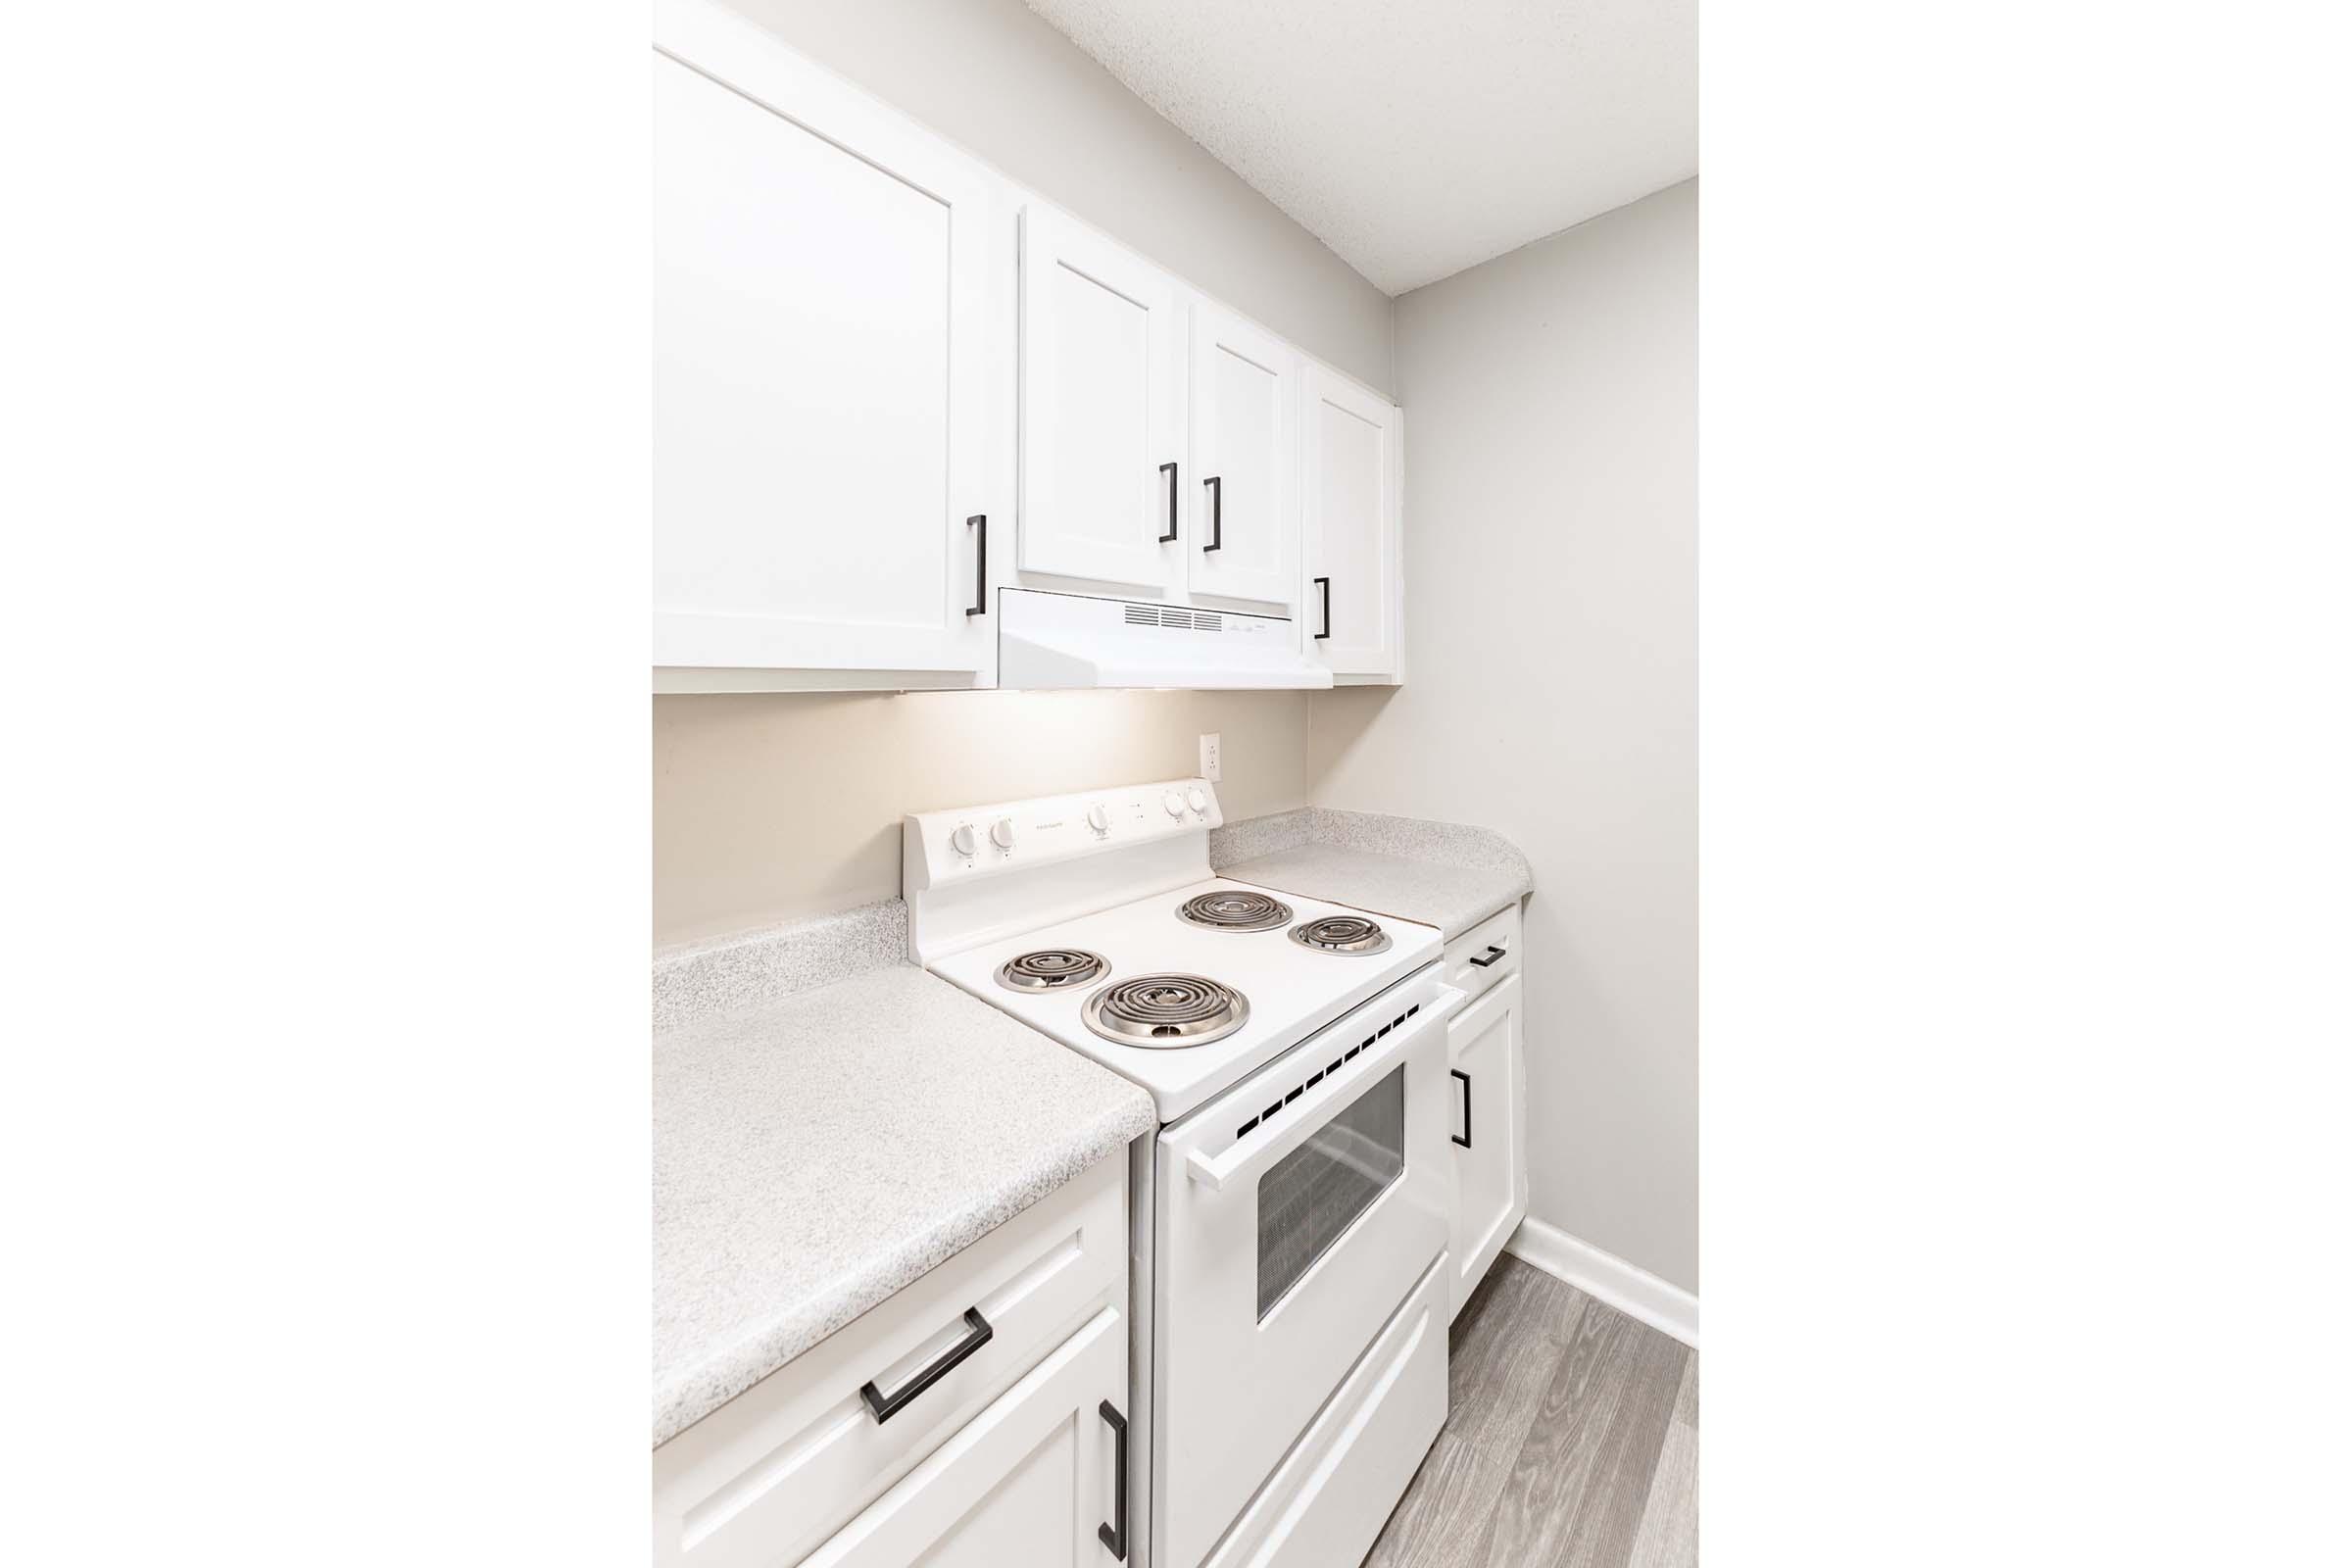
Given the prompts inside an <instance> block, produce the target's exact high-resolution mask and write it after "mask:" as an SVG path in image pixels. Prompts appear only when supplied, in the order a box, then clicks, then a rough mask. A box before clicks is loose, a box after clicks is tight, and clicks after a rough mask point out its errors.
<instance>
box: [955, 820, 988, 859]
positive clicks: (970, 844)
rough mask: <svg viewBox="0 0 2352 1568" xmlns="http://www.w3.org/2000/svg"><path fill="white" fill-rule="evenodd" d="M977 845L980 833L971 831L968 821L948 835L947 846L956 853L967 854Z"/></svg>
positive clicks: (977, 846)
mask: <svg viewBox="0 0 2352 1568" xmlns="http://www.w3.org/2000/svg"><path fill="white" fill-rule="evenodd" d="M979 847H980V835H979V834H977V833H975V832H973V831H972V824H971V823H969V822H966V823H964V824H963V825H961V826H960V827H958V828H956V831H955V832H953V833H951V834H949V835H948V848H950V849H952V850H954V851H955V852H956V854H957V855H969V854H971V853H972V852H973V851H974V850H976V849H978V848H979Z"/></svg>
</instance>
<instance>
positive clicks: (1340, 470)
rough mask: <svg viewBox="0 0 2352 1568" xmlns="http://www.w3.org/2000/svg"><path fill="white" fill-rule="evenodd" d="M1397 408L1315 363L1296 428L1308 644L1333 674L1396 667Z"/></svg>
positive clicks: (1379, 672) (1386, 672)
mask: <svg viewBox="0 0 2352 1568" xmlns="http://www.w3.org/2000/svg"><path fill="white" fill-rule="evenodd" d="M1401 426H1402V417H1401V415H1400V414H1399V412H1398V411H1397V409H1396V408H1395V407H1394V406H1392V405H1390V404H1388V403H1384V402H1383V401H1381V400H1380V399H1379V398H1376V397H1374V396H1373V395H1372V394H1370V393H1369V392H1366V391H1364V390H1363V389H1362V388H1360V387H1358V386H1355V385H1354V384H1353V383H1351V382H1348V381H1344V380H1342V379H1340V378H1339V377H1338V376H1336V375H1333V374H1332V373H1331V372H1329V371H1327V370H1325V369H1323V368H1321V367H1319V366H1314V365H1309V366H1308V367H1307V369H1306V398H1305V428H1304V431H1303V433H1302V436H1301V442H1300V444H1301V448H1302V452H1303V461H1302V463H1301V471H1302V472H1303V474H1304V484H1305V487H1306V488H1305V497H1304V532H1305V537H1306V541H1307V569H1306V577H1307V583H1306V590H1307V593H1306V599H1305V601H1304V602H1303V604H1302V605H1301V606H1300V611H1299V613H1300V614H1301V616H1302V617H1303V618H1304V619H1305V621H1306V628H1307V635H1308V637H1309V639H1310V641H1309V643H1308V646H1309V647H1310V648H1315V649H1320V650H1321V651H1322V658H1323V661H1324V662H1325V663H1326V664H1327V665H1329V666H1330V669H1331V672H1332V673H1333V674H1334V675H1371V676H1388V677H1391V678H1394V677H1395V676H1396V674H1397V608H1398V607H1397V515H1398V514H1397V477H1398V471H1399V457H1398V443H1399V440H1400V437H1401Z"/></svg>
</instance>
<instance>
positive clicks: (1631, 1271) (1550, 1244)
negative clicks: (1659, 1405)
mask: <svg viewBox="0 0 2352 1568" xmlns="http://www.w3.org/2000/svg"><path fill="white" fill-rule="evenodd" d="M1502 1246H1503V1250H1504V1251H1506V1252H1509V1253H1510V1254H1511V1255H1512V1256H1513V1257H1516V1258H1519V1259H1521V1260H1522V1261H1524V1262H1529V1263H1533V1264H1534V1265H1535V1266H1536V1267H1538V1268H1540V1269H1542V1270H1543V1271H1544V1273H1546V1274H1549V1275H1550V1276H1551V1277H1552V1278H1554V1279H1558V1280H1566V1281H1567V1282H1568V1283H1569V1284H1571V1285H1573V1286H1575V1287H1576V1288H1577V1289H1578V1290H1580V1291H1582V1292H1584V1293H1585V1294H1586V1295H1587V1296H1590V1297H1592V1298H1593V1299H1594V1300H1596V1301H1602V1302H1605V1303H1607V1304H1608V1305H1610V1306H1613V1307H1615V1308H1616V1309H1617V1310H1618V1311H1620V1312H1623V1313H1624V1314H1625V1315H1626V1316H1627V1317H1630V1318H1633V1319H1635V1320H1636V1321H1637V1322H1642V1323H1646V1324H1648V1325H1649V1326H1650V1327H1651V1328H1653V1329H1656V1330H1657V1331H1658V1332H1659V1333H1661V1334H1671V1335H1673V1336H1674V1337H1675V1338H1676V1339H1678V1340H1680V1341H1682V1342H1683V1343H1684V1344H1685V1345H1688V1346H1690V1347H1691V1348H1692V1349H1694V1350H1695V1349H1697V1348H1698V1298H1697V1297H1695V1296H1693V1295H1691V1293H1690V1292H1689V1291H1686V1290H1684V1289H1683V1288H1682V1287H1681V1286H1680V1285H1673V1284H1669V1283H1668V1282H1667V1281H1665V1280H1662V1279H1660V1278H1658V1277H1657V1276H1656V1275H1655V1274H1652V1273H1650V1272H1649V1271H1648V1270H1647V1269H1642V1268H1636V1267H1635V1266H1634V1265H1633V1264H1631V1263H1628V1262H1627V1261H1626V1260H1625V1259H1624V1258H1622V1257H1619V1256H1618V1255H1617V1254H1616V1253H1614V1252H1604V1251H1602V1250H1600V1249H1599V1248H1597V1247H1594V1246H1593V1244H1592V1243H1591V1242H1587V1241H1580V1240H1579V1239H1577V1238H1576V1237H1574V1236H1571V1235H1569V1234H1568V1233H1567V1232H1566V1231H1564V1230H1561V1229H1560V1228H1559V1227H1558V1226H1556V1225H1546V1224H1544V1222H1543V1221H1542V1220H1540V1219H1536V1218H1533V1217H1532V1216H1531V1217H1530V1218H1527V1219H1523V1220H1521V1221H1520V1222H1519V1228H1518V1229H1517V1230H1515V1231H1513V1232H1512V1233H1511V1239H1510V1240H1509V1241H1507V1242H1505V1243H1503V1244H1502Z"/></svg>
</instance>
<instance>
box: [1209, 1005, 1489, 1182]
mask: <svg viewBox="0 0 2352 1568" xmlns="http://www.w3.org/2000/svg"><path fill="white" fill-rule="evenodd" d="M1469 995H1470V994H1469V993H1468V992H1466V991H1457V990H1455V989H1454V988H1453V987H1452V986H1445V985H1442V986H1440V987H1438V989H1437V997H1436V999H1435V1000H1434V1001H1431V1002H1426V1003H1423V1004H1422V1005H1421V1015H1420V1016H1419V1017H1417V1018H1415V1019H1414V1020H1413V1021H1412V1022H1411V1023H1410V1024H1408V1025H1406V1026H1405V1027H1404V1028H1402V1029H1393V1030H1391V1031H1390V1033H1389V1035H1388V1038H1387V1039H1385V1040H1383V1041H1381V1042H1380V1044H1379V1045H1378V1046H1377V1047H1376V1048H1374V1049H1373V1050H1371V1051H1367V1052H1365V1053H1364V1054H1362V1055H1360V1056H1358V1057H1357V1058H1356V1059H1355V1060H1353V1061H1351V1062H1349V1063H1348V1065H1347V1066H1346V1067H1344V1068H1342V1069H1341V1070H1340V1071H1339V1072H1338V1073H1337V1074H1333V1075H1328V1076H1326V1077H1325V1078H1324V1080H1323V1081H1322V1082H1321V1083H1319V1084H1317V1085H1315V1087H1314V1088H1312V1089H1309V1090H1308V1091H1307V1092H1306V1094H1305V1095H1304V1096H1303V1097H1301V1099H1300V1101H1299V1103H1297V1104H1286V1105H1284V1106H1283V1115H1284V1116H1285V1117H1286V1118H1288V1119H1287V1120H1286V1121H1285V1123H1284V1125H1283V1128H1282V1130H1281V1131H1279V1132H1277V1133H1275V1134H1274V1135H1273V1136H1272V1137H1270V1138H1268V1137H1259V1138H1249V1139H1244V1140H1243V1141H1242V1142H1240V1143H1237V1144H1235V1145H1234V1146H1233V1147H1232V1148H1230V1149H1228V1150H1226V1151H1225V1152H1223V1153H1222V1154H1210V1153H1209V1152H1207V1151H1206V1150H1202V1149H1195V1150H1189V1151H1187V1152H1186V1153H1185V1156H1184V1173H1185V1174H1186V1175H1187V1176H1190V1177H1191V1178H1192V1179H1193V1180H1194V1181H1196V1182H1199V1183H1200V1184H1201V1186H1203V1187H1205V1188H1207V1189H1208V1190H1209V1191H1211V1192H1217V1193H1221V1192H1223V1191H1224V1190H1225V1189H1226V1188H1227V1187H1228V1186H1235V1185H1243V1184H1246V1183H1248V1182H1249V1181H1250V1180H1251V1179H1253V1178H1254V1177H1255V1176H1256V1175H1257V1174H1258V1172H1259V1171H1261V1170H1263V1169H1264V1168H1265V1167H1266V1166H1268V1165H1271V1164H1273V1163H1274V1162H1275V1161H1276V1160H1278V1159H1280V1158H1282V1156H1283V1155H1285V1154H1287V1153H1289V1152H1291V1151H1292V1150H1294V1149H1297V1148H1298V1147H1299V1145H1300V1144H1303V1143H1305V1142H1306V1141H1307V1140H1308V1139H1309V1138H1312V1137H1313V1136H1314V1135H1315V1133H1316V1131H1317V1130H1318V1129H1320V1128H1321V1127H1323V1126H1324V1125H1325V1124H1326V1123H1327V1122H1329V1121H1330V1120H1331V1118H1330V1117H1329V1116H1317V1114H1316V1112H1318V1111H1321V1110H1323V1109H1325V1108H1326V1107H1344V1106H1345V1105H1347V1104H1348V1103H1352V1102H1353V1101H1354V1099H1355V1097H1356V1094H1357V1092H1358V1091H1360V1090H1362V1089H1365V1088H1367V1087H1369V1086H1370V1085H1371V1084H1372V1083H1373V1082H1374V1080H1375V1079H1377V1078H1378V1077H1379V1076H1380V1075H1381V1074H1383V1073H1385V1072H1387V1071H1388V1070H1389V1068H1390V1067H1392V1066H1393V1065H1395V1064H1396V1062H1397V1058H1399V1057H1401V1056H1403V1055H1404V1054H1406V1053H1407V1052H1409V1051H1411V1050H1412V1049H1413V1047H1414V1046H1416V1045H1418V1044H1420V1042H1421V1040H1422V1037H1423V1036H1425V1035H1427V1034H1428V1033H1429V1032H1430V1031H1431V1030H1433V1029H1443V1028H1445V1027H1446V1019H1447V1018H1449V1017H1451V1016H1452V1015H1453V1013H1454V1011H1455V1009H1456V1008H1458V1007H1460V1006H1461V1005H1462V1004H1463V1003H1464V1002H1465V1001H1467V1000H1469Z"/></svg>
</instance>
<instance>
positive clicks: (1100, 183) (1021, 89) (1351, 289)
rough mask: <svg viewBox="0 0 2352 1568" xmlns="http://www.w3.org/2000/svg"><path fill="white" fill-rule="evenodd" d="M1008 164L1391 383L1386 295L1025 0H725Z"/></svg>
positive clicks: (1326, 353) (1172, 263)
mask: <svg viewBox="0 0 2352 1568" xmlns="http://www.w3.org/2000/svg"><path fill="white" fill-rule="evenodd" d="M730 3H731V4H733V5H734V6H735V8H736V9H737V10H739V11H741V12H742V13H743V14H744V15H746V16H748V17H750V18H751V19H752V20H754V21H755V22H758V23H760V24H761V25H764V26H766V27H767V28H769V30H771V31H773V32H775V33H777V34H779V35H780V36H781V37H783V39H784V40H785V41H786V42H787V43H790V44H791V45H792V46H793V47H794V48H796V49H798V50H800V51H801V52H802V53H803V54H806V55H808V56H809V57H810V58H812V59H814V60H815V61H817V62H818V63H819V64H821V65H823V66H825V67H827V68H829V69H830V70H832V71H834V72H835V73H838V74H840V75H843V76H846V77H848V78H849V79H850V80H851V81H854V82H856V83H857V84H858V86H860V87H863V88H864V89H865V90H866V91H868V92H870V93H873V94H874V95H875V96H876V97H878V98H882V99H884V100H886V101H887V102H889V103H892V104H895V105H897V106H898V107H899V108H900V109H901V110H902V111H904V112H905V113H907V114H908V115H911V116H912V117H913V118H915V119H916V120H919V121H921V122H922V123H924V124H926V125H928V126H930V127H931V128H932V129H933V130H936V131H938V132H939V133H940V134H942V135H944V136H947V137H950V138H952V139H953V140H955V141H956V142H958V143H960V144H961V145H962V146H964V147H965V148H967V149H968V150H970V151H971V152H973V153H976V154H977V155H979V156H980V157H981V158H984V159H986V160H987V161H988V162H989V163H991V164H993V165H995V166H996V167H997V168H998V169H999V170H1000V171H1002V172H1004V173H1005V174H1007V175H1009V176H1011V177H1012V178H1013V179H1016V180H1018V181H1020V182H1021V183H1022V184H1023V185H1026V186H1028V187H1029V188H1030V189H1032V190H1034V191H1036V192H1037V193H1038V194H1039V195H1041V196H1044V197H1045V198H1046V199H1047V200H1049V201H1052V202H1054V204H1055V205H1057V206H1060V207H1063V208H1066V209H1067V210H1068V211H1070V212H1072V213H1075V214H1076V215H1077V216H1078V217H1080V218H1082V219H1084V220H1086V221H1088V222H1090V223H1092V224H1094V225H1095V226H1096V227H1097V228H1100V229H1102V230H1103V232H1104V233H1106V234H1109V235H1111V236H1112V237H1113V238H1115V239H1118V240H1120V241H1122V242H1123V243H1125V244H1126V245H1128V246H1130V247H1131V248H1133V249H1134V250H1136V251H1139V252H1141V253H1142V254H1143V255H1145V256H1147V257H1149V258H1151V259H1152V261H1154V262H1157V263H1158V264H1159V265H1160V266H1162V267H1165V268H1167V269H1168V270H1171V271H1173V272H1175V273H1176V274H1177V275H1179V276H1180V277H1182V278H1184V279H1185V280H1186V281H1187V282H1190V283H1192V284H1193V285H1194V286H1195V287H1197V288H1201V289H1204V290H1206V291H1207V292H1208V293H1210V294H1212V295H1214V296H1215V297H1217V298H1218V299H1221V300H1223V301H1224V302H1225V303H1226V304H1228V305H1231V306H1232V307H1234V309H1236V310H1238V311H1241V312H1244V313H1245V314H1247V315H1249V316H1251V317H1254V318H1256V319H1257V320H1258V321H1260V322H1261V323H1263V324H1264V325H1266V326H1267V327H1269V328H1271V329H1272V330H1274V331H1276V332H1279V333H1281V334H1282V335H1283V336H1284V337H1287V338H1289V339H1290V340H1291V341H1292V342H1294V343H1296V344H1298V345H1299V347H1300V348H1303V349H1305V350H1306V351H1307V352H1308V353H1310V354H1313V355H1316V356H1317V357H1319V358H1321V359H1323V360H1326V361H1328V362H1329V363H1330V364H1332V365H1334V366H1336V367H1338V368H1340V369H1343V370H1346V371H1347V372H1348V374H1349V375H1352V376H1354V377H1355V378H1356V379H1358V380H1360V381H1362V382H1364V383H1366V384H1367V385H1369V386H1372V387H1375V388H1377V389H1379V390H1380V391H1383V392H1389V391H1391V390H1392V381H1393V368H1392V363H1391V362H1392V356H1391V343H1392V311H1391V307H1390V301H1389V297H1388V296H1387V295H1386V294H1383V293H1382V292H1381V291H1380V290H1379V289H1377V288H1375V287H1373V286H1372V284H1371V283H1370V282H1368V281H1367V280H1366V279H1365V278H1364V277H1363V276H1362V275H1361V274H1360V273H1358V272H1357V271H1356V270H1354V269H1353V268H1350V267H1349V266H1348V264H1347V263H1346V262H1343V261H1341V260H1340V259H1339V257H1338V256H1337V255H1335V254H1334V253H1333V252H1332V251H1331V250H1330V248H1329V247H1327V246H1326V245H1324V243H1323V242H1322V241H1321V240H1319V239H1317V238H1315V237H1314V236H1313V235H1312V234H1309V233H1308V232H1307V231H1306V230H1305V229H1303V228H1300V227H1299V225H1298V224H1297V223H1295V222H1293V221H1291V220H1290V219H1289V218H1287V217H1285V216H1284V215H1283V213H1282V211H1281V210H1280V209H1279V208H1277V207H1276V206H1275V205H1274V204H1273V203H1272V202H1269V201H1267V200H1266V199H1265V198H1264V197H1263V196H1260V195H1259V194H1258V193H1257V192H1256V191H1254V190H1251V189H1250V187H1249V186H1248V185H1246V184H1244V183H1243V182H1242V179H1241V177H1240V176H1239V175H1237V174H1235V173H1234V172H1232V171H1231V170H1229V169H1227V168H1226V167H1225V166H1224V165H1223V164H1220V163H1218V162H1217V161H1216V160H1215V159H1214V158H1211V157H1210V156H1209V155H1208V154H1207V153H1205V152H1203V151H1202V150H1201V146H1200V144H1199V143H1198V142H1195V141H1194V140H1193V139H1192V138H1191V137H1189V136H1187V135H1185V133H1184V132H1183V131H1181V130H1178V129H1177V128H1176V127H1175V126H1174V125H1171V124H1169V123H1167V122H1166V121H1165V120H1162V119H1161V118H1160V117H1159V115H1158V114H1157V113H1156V112H1155V111H1153V110H1152V107H1151V106H1150V105H1148V104H1146V103H1145V102H1144V101H1143V100H1142V99H1141V98H1138V97H1136V96H1135V95H1134V94H1133V93H1131V92H1129V91H1128V90H1127V89H1126V88H1125V87H1122V86H1120V85H1119V83H1118V82H1117V80H1115V79H1114V78H1113V77H1112V76H1111V74H1110V73H1108V72H1106V71H1104V70H1103V68H1102V67H1101V66H1098V65H1096V64H1095V63H1094V62H1093V61H1092V60H1089V59H1088V58H1087V57H1086V56H1085V55H1084V54H1082V53H1080V52H1079V50H1078V46H1077V45H1076V44H1073V43H1071V42H1070V41H1069V40H1068V39H1067V38H1064V37H1063V36H1062V35H1061V34H1060V33H1058V32H1055V31H1054V29H1053V28H1052V27H1050V26H1048V25H1046V24H1045V23H1043V22H1042V21H1040V20H1038V18H1037V16H1036V15H1035V14H1034V13H1032V12H1031V11H1030V10H1029V9H1028V8H1027V7H1025V6H1023V5H1022V4H1020V0H730Z"/></svg>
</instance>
